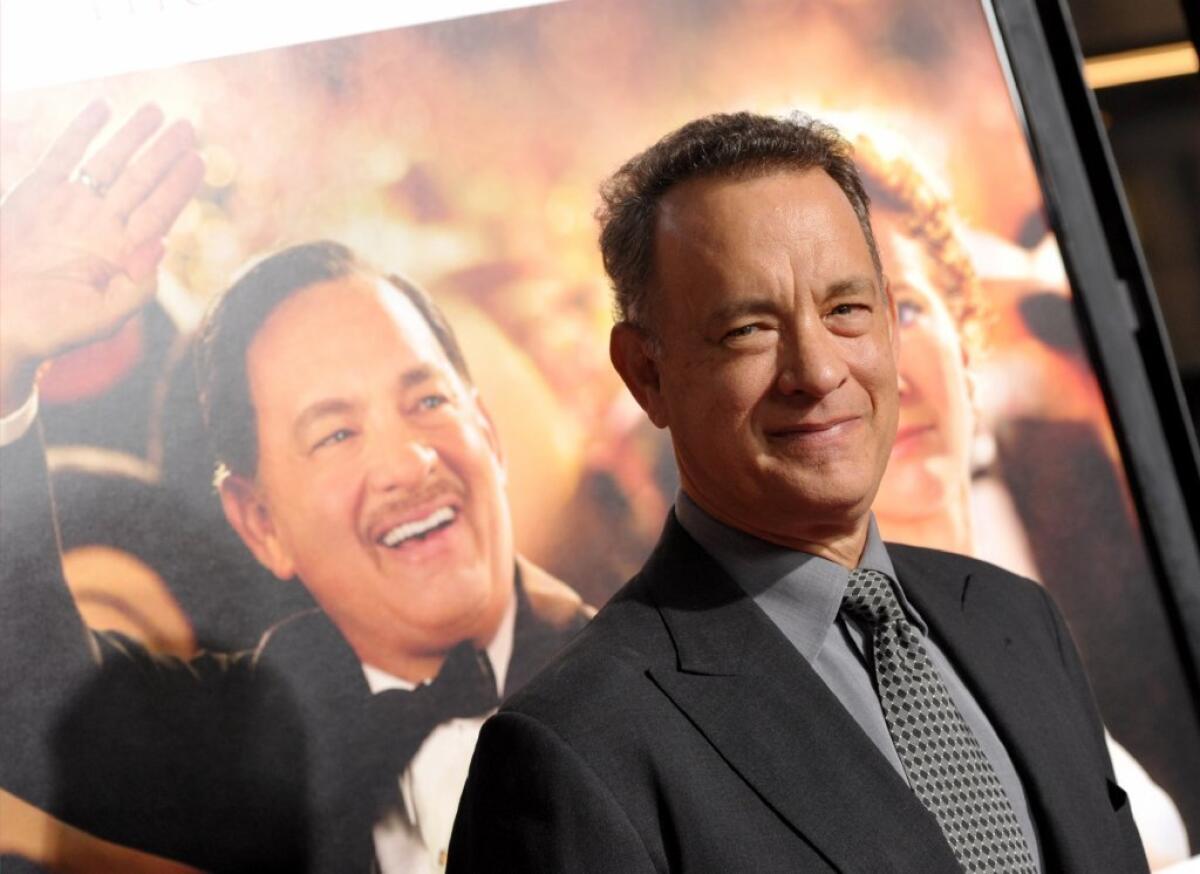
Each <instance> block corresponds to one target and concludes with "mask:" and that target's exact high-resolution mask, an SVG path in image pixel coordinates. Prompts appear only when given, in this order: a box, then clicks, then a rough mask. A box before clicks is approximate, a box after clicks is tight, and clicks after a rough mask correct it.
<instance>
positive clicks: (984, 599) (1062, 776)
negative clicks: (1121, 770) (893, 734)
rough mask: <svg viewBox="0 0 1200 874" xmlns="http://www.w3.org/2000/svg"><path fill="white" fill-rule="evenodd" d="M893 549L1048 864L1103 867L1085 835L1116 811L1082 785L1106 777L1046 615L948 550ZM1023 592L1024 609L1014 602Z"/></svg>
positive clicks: (1056, 867)
mask: <svg viewBox="0 0 1200 874" xmlns="http://www.w3.org/2000/svg"><path fill="white" fill-rule="evenodd" d="M889 554H890V556H891V558H892V561H893V564H894V565H895V568H896V573H897V576H898V577H899V579H900V582H901V584H902V585H903V587H904V591H905V594H907V595H908V597H909V598H910V599H911V600H912V602H913V604H914V605H915V606H916V608H917V610H918V611H919V612H920V613H921V615H922V616H923V617H924V618H925V620H926V622H927V623H928V625H929V628H930V632H931V634H932V635H933V637H934V638H935V639H936V640H937V641H938V643H939V645H941V646H942V648H943V649H944V650H945V651H946V653H947V654H948V655H949V656H950V659H951V661H952V662H953V663H954V665H955V668H956V669H957V671H958V672H959V675H960V676H961V677H962V679H963V681H964V682H965V683H966V684H967V686H968V687H969V688H970V690H971V693H972V694H973V695H974V696H975V699H976V701H977V702H978V703H979V705H980V707H982V708H983V710H984V712H985V713H986V714H987V717H988V719H989V720H990V721H991V723H992V727H993V728H994V729H995V730H996V733H997V734H998V735H999V737H1000V739H1001V740H1002V741H1003V743H1004V746H1005V748H1006V749H1007V750H1008V753H1009V756H1010V757H1011V758H1012V760H1013V763H1014V764H1015V765H1016V767H1017V771H1018V773H1019V774H1020V776H1021V782H1022V784H1023V786H1024V788H1025V792H1026V796H1027V799H1028V801H1029V804H1030V810H1031V812H1032V813H1033V815H1034V817H1035V819H1036V822H1037V827H1038V838H1039V841H1040V843H1041V847H1042V853H1043V859H1044V867H1045V869H1046V870H1054V871H1091V870H1103V869H1104V868H1105V867H1106V861H1105V859H1104V858H1101V857H1100V856H1101V855H1102V850H1101V849H1100V848H1097V847H1095V846H1092V845H1090V844H1089V843H1088V842H1087V841H1086V840H1085V839H1084V838H1083V837H1082V836H1085V835H1087V834H1089V832H1091V831H1093V828H1091V827H1090V826H1089V825H1088V824H1089V823H1091V824H1093V825H1094V823H1095V822H1096V821H1097V820H1096V817H1097V816H1107V817H1111V815H1112V812H1111V809H1109V810H1107V811H1105V810H1103V809H1099V808H1098V807H1097V805H1096V801H1097V800H1099V801H1101V802H1103V803H1105V804H1107V802H1106V801H1105V800H1104V799H1103V798H1099V799H1098V798H1097V795H1096V794H1095V793H1089V792H1087V791H1086V788H1087V787H1088V786H1089V785H1092V784H1094V785H1095V786H1097V787H1099V786H1102V785H1103V776H1104V775H1103V774H1097V773H1096V768H1095V765H1094V761H1095V756H1094V755H1093V754H1092V752H1091V743H1090V741H1091V733H1090V731H1089V730H1088V726H1085V725H1079V724H1078V721H1077V720H1076V718H1075V710H1076V709H1077V706H1076V702H1075V690H1073V689H1070V688H1069V687H1067V686H1066V685H1065V684H1063V683H1061V682H1055V681H1054V680H1055V678H1057V677H1059V676H1060V673H1059V672H1057V671H1054V670H1053V668H1054V666H1055V665H1057V664H1058V663H1059V655H1058V653H1057V651H1056V650H1055V649H1054V644H1053V641H1054V638H1053V631H1052V629H1051V628H1050V626H1049V625H1048V624H1047V622H1048V619H1047V617H1046V616H1045V615H1044V614H1043V613H1041V611H1037V610H1031V609H1029V606H1028V605H1029V603H1030V602H1029V599H1028V596H1027V595H1024V594H1023V593H1021V592H1018V591H1016V590H1015V589H1014V588H1013V587H1012V586H1010V585H992V584H989V582H988V581H986V580H984V579H982V578H978V577H976V578H972V576H970V575H968V574H965V573H963V570H962V565H961V564H958V563H956V562H953V561H950V560H947V558H946V557H942V556H934V554H932V553H927V552H925V553H922V552H917V551H914V550H911V549H906V548H903V547H895V546H891V547H889ZM955 565H957V566H955ZM1019 599H1020V600H1023V601H1024V603H1025V604H1026V609H1025V610H1024V611H1021V610H1019V609H1018V608H1017V607H1016V606H1015V605H1016V602H1017V601H1018V600H1019ZM1048 644H1049V646H1048ZM1108 861H1109V862H1111V860H1108Z"/></svg>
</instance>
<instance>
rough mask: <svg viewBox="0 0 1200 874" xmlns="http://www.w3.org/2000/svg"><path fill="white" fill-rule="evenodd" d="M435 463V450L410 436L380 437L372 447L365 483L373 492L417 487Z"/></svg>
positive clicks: (436, 456)
mask: <svg viewBox="0 0 1200 874" xmlns="http://www.w3.org/2000/svg"><path fill="white" fill-rule="evenodd" d="M437 462H438V454H437V450H436V449H434V448H433V447H432V446H430V445H429V444H427V443H425V442H423V441H422V440H420V439H418V438H416V437H414V436H413V435H411V434H406V435H401V434H397V433H395V432H394V431H393V432H392V433H391V434H390V435H384V434H380V435H379V439H378V440H377V441H376V445H375V446H374V447H372V453H371V462H370V465H371V466H370V469H369V471H368V472H367V478H368V483H369V484H370V486H371V488H372V489H374V490H376V491H394V490H408V489H415V488H420V487H421V486H422V485H424V484H425V482H426V481H427V480H428V478H429V477H430V475H431V474H432V473H433V471H434V468H436V467H437Z"/></svg>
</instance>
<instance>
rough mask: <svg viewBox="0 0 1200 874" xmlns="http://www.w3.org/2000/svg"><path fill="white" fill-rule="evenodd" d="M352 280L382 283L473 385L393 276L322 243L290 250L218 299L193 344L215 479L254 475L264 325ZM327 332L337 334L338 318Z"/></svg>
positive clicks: (439, 325)
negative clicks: (280, 310) (294, 300)
mask: <svg viewBox="0 0 1200 874" xmlns="http://www.w3.org/2000/svg"><path fill="white" fill-rule="evenodd" d="M357 275H361V276H380V277H382V278H384V279H385V280H386V281H387V282H388V283H390V284H391V285H392V286H393V287H394V288H395V289H396V290H397V291H398V292H400V293H401V294H403V295H404V296H405V297H406V298H408V300H410V301H411V302H412V304H413V306H414V307H416V309H417V312H419V313H420V314H421V316H422V317H423V318H424V319H425V321H426V322H427V323H428V325H429V328H430V330H431V331H433V335H434V337H436V338H437V341H438V343H439V344H440V345H441V347H442V351H444V352H445V353H446V358H447V359H449V361H450V363H451V365H453V367H454V369H455V370H456V371H457V372H458V375H459V376H460V377H462V380H463V382H464V383H466V384H467V385H468V386H470V385H472V384H473V383H472V381H471V375H470V372H469V371H468V370H467V362H466V359H465V358H464V357H463V354H462V350H461V349H460V348H459V345H458V340H457V339H455V337H454V331H453V330H451V328H450V324H449V322H447V321H446V317H445V316H444V315H442V313H441V311H440V310H439V309H438V308H437V305H436V304H434V302H433V301H432V300H431V299H430V297H429V295H428V294H426V293H425V292H424V291H422V290H421V289H419V288H417V286H415V285H413V284H412V283H411V282H409V281H407V280H405V279H403V278H401V277H399V276H395V275H391V274H384V273H382V272H380V271H378V270H376V269H375V268H373V267H372V266H370V265H369V264H367V263H366V262H364V261H363V260H362V259H360V258H359V257H358V256H357V255H355V254H354V252H353V251H352V250H351V249H350V248H349V247H347V246H344V245H342V244H341V243H335V242H331V241H328V240H320V241H317V242H312V243H302V244H300V245H297V246H291V247H289V248H287V249H283V250H281V251H279V252H275V253H274V254H272V255H269V256H268V257H266V258H264V259H263V260H262V261H259V262H258V263H257V264H255V265H254V266H253V267H251V268H250V269H249V270H247V271H246V272H245V273H244V274H243V275H242V276H241V277H240V278H239V279H238V280H237V281H236V282H234V283H233V285H231V286H230V287H229V289H228V290H226V291H225V293H224V294H222V295H221V296H220V297H219V298H217V300H216V301H215V303H214V305H213V306H212V308H211V309H210V310H209V312H208V315H207V316H206V317H205V320H204V324H203V325H202V326H201V329H200V334H199V336H198V338H197V345H196V373H197V382H198V385H199V390H200V404H201V408H202V410H203V412H204V423H205V426H206V428H207V430H208V435H209V439H210V441H211V443H212V448H213V453H214V455H215V457H216V460H217V464H218V474H217V476H218V478H220V477H222V476H223V475H224V474H226V473H236V474H238V475H240V476H244V477H251V476H253V475H254V474H255V472H256V471H257V470H258V420H257V415H256V413H255V410H254V403H253V401H252V400H251V397H250V383H249V379H248V378H247V373H246V355H247V353H248V351H249V349H250V344H251V343H253V342H254V338H255V337H256V336H258V332H259V330H260V329H261V328H262V326H263V324H264V323H266V321H267V319H268V318H269V317H270V315H271V313H273V312H274V311H275V308H276V307H278V306H279V305H280V304H281V303H283V302H284V301H285V300H287V299H288V298H290V297H292V295H294V294H297V293H298V292H300V291H303V290H304V289H306V288H309V287H310V286H313V285H317V284H320V283H323V282H329V281H332V280H335V279H342V278H344V277H347V276H357ZM329 329H330V330H333V331H335V330H337V320H336V316H334V317H333V319H331V322H330V327H329Z"/></svg>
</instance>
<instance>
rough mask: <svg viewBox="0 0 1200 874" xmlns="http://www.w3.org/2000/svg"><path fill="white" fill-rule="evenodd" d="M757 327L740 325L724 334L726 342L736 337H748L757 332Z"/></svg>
mask: <svg viewBox="0 0 1200 874" xmlns="http://www.w3.org/2000/svg"><path fill="white" fill-rule="evenodd" d="M758 329H759V328H758V325H742V326H741V327H740V328H734V329H733V330H732V331H729V332H727V333H726V334H725V339H726V340H735V339H737V338H738V337H749V336H750V335H751V334H753V333H755V332H757V331H758Z"/></svg>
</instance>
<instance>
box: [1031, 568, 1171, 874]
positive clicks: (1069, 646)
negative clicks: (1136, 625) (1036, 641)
mask: <svg viewBox="0 0 1200 874" xmlns="http://www.w3.org/2000/svg"><path fill="white" fill-rule="evenodd" d="M1038 591H1039V592H1040V593H1041V596H1042V601H1043V603H1044V604H1045V607H1046V612H1047V614H1048V616H1049V619H1050V624H1051V626H1052V627H1053V630H1054V634H1055V637H1056V638H1057V642H1058V651H1059V658H1060V659H1061V660H1062V664H1063V668H1064V670H1065V672H1066V675H1067V678H1068V680H1069V681H1070V686H1071V689H1072V690H1073V691H1074V692H1075V694H1076V697H1077V699H1078V700H1077V704H1078V706H1079V709H1080V710H1081V712H1082V713H1083V714H1084V717H1085V719H1086V721H1087V723H1088V726H1089V729H1090V732H1091V737H1090V738H1088V740H1089V741H1090V742H1091V743H1092V744H1094V745H1095V748H1096V754H1097V759H1098V761H1100V762H1103V766H1104V778H1105V780H1106V781H1107V784H1108V798H1109V802H1110V803H1111V804H1112V808H1113V813H1114V814H1115V815H1116V818H1117V823H1118V829H1119V833H1120V835H1121V843H1122V846H1123V847H1124V849H1125V855H1126V858H1125V859H1124V860H1123V861H1124V863H1125V864H1124V865H1119V864H1114V866H1113V869H1112V870H1114V871H1148V870H1149V868H1148V866H1147V862H1146V851H1145V849H1144V848H1143V847H1142V839H1141V836H1140V835H1139V834H1138V830H1137V825H1135V824H1134V821H1133V812H1132V810H1131V808H1130V806H1129V798H1128V796H1126V794H1125V790H1123V789H1122V788H1121V787H1120V786H1119V785H1118V784H1117V780H1116V777H1115V776H1114V775H1113V766H1112V758H1111V757H1110V756H1109V754H1108V743H1107V741H1106V739H1105V735H1104V723H1103V722H1102V721H1101V719H1100V711H1099V709H1098V708H1097V707H1096V700H1095V697H1094V696H1093V695H1092V687H1091V684H1090V683H1089V682H1088V678H1087V673H1086V672H1085V671H1084V669H1083V661H1082V660H1081V659H1080V656H1079V651H1078V649H1076V647H1075V642H1074V640H1072V638H1071V633H1070V631H1069V630H1068V629H1067V623H1066V622H1065V620H1064V619H1063V617H1062V614H1061V613H1060V612H1059V610H1058V607H1057V606H1056V605H1055V604H1054V601H1053V599H1051V597H1050V596H1049V595H1048V594H1047V593H1046V590H1045V589H1043V588H1041V587H1040V586H1039V587H1038Z"/></svg>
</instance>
